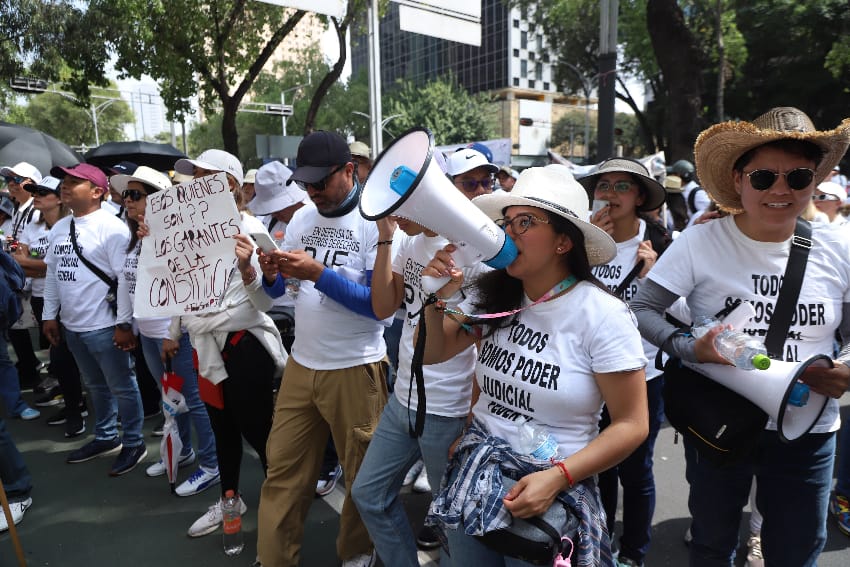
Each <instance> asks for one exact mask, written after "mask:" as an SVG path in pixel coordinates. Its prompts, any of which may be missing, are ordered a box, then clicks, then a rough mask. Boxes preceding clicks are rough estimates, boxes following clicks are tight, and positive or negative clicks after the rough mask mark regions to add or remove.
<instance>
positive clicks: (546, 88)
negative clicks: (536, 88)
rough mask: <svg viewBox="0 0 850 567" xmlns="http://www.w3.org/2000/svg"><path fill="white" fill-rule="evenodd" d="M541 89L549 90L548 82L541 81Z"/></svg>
mask: <svg viewBox="0 0 850 567" xmlns="http://www.w3.org/2000/svg"><path fill="white" fill-rule="evenodd" d="M543 90H544V91H548V90H549V83H546V82H544V83H543Z"/></svg>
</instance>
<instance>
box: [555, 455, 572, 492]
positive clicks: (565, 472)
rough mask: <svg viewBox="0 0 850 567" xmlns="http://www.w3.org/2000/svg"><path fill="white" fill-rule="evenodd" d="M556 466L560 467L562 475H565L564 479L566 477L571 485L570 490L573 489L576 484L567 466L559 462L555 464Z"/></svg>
mask: <svg viewBox="0 0 850 567" xmlns="http://www.w3.org/2000/svg"><path fill="white" fill-rule="evenodd" d="M555 466H556V467H558V469H560V471H561V474H562V475H564V477H566V479H567V483H569V485H570V488H572V487H573V485H574V484H575V482H574V481H573V477H572V475H571V474H570V471H569V470H567V465H565V464H564V462H563V461H557V462H556V463H555Z"/></svg>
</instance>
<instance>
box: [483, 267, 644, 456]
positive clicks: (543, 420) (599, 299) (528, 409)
mask: <svg viewBox="0 0 850 567" xmlns="http://www.w3.org/2000/svg"><path fill="white" fill-rule="evenodd" d="M530 304H531V301H530V300H529V299H528V298H527V297H526V298H525V299H524V301H523V305H524V306H525V305H530ZM644 366H646V358H645V357H644V355H643V347H642V346H641V339H640V333H639V332H638V330H637V322H636V321H635V318H634V316H632V314H631V312H630V311H629V308H628V306H627V305H626V304H625V303H624V302H623V301H621V300H619V299H617V298H616V297H614V296H612V295H610V294H608V293H605V292H604V291H602V290H601V289H599V288H598V287H596V286H595V285H593V284H591V283H588V282H579V283H578V284H576V285H575V287H574V288H573V289H571V290H570V291H569V292H567V293H565V294H564V295H562V296H560V297H558V298H556V299H553V300H551V301H546V302H543V303H539V304H538V305H535V306H534V307H531V308H529V309H526V310H525V311H521V312H520V313H519V314H518V320H517V322H516V323H515V324H514V325H512V326H509V327H506V328H504V329H500V330H499V331H497V332H496V333H495V334H494V335H493V336H491V337H488V338H486V339H483V340H482V341H481V344H480V345H479V347H478V361H477V365H476V368H475V377H476V379H477V380H478V385H479V386H480V388H481V395H480V397H479V398H478V402H477V403H476V404H475V407H474V408H473V412H474V414H475V417H476V418H478V419H479V420H481V421H483V422H484V424H485V425H486V427H487V430H488V431H489V432H490V433H491V434H492V435H495V436H497V437H501V438H503V439H505V440H506V441H508V442H509V443H510V444H511V445H512V446H513V447H518V446H519V443H518V441H519V434H518V430H517V427H518V426H519V424H520V423H521V422H522V421H523V420H524V418H526V417H528V418H531V419H532V420H533V422H537V424H540V425H542V426H543V427H545V428H546V429H548V430H549V431H550V432H551V433H552V435H553V436H554V437H555V439H556V440H557V441H558V446H559V450H558V452H559V454H560V455H561V457H564V458H565V457H568V456H570V455H572V454H573V453H575V452H577V451H578V450H580V449H582V448H583V447H585V446H586V445H587V444H588V443H590V441H591V440H593V439H594V438H595V437H596V436H597V435H598V434H599V417H600V412H601V411H602V402H603V400H602V393H601V392H600V391H599V387H598V386H597V384H596V380H595V379H594V377H593V374H594V373H608V372H623V371H629V370H637V369H641V368H644Z"/></svg>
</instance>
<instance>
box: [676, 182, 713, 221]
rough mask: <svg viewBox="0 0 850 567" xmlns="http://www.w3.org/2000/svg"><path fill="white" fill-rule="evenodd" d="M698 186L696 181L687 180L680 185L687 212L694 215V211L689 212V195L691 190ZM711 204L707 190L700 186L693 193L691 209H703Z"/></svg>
mask: <svg viewBox="0 0 850 567" xmlns="http://www.w3.org/2000/svg"><path fill="white" fill-rule="evenodd" d="M697 187H699V184H698V183H697V182H696V181H689V182H688V183H686V184H685V186H684V187H682V197H683V198H684V199H685V203H686V204H687V205H688V214H689V215H691V216H694V214H695V213H692V212H691V205H690V195H691V191H693V190H694V189H696V188H697ZM710 204H711V198H710V197H709V196H708V192H706V190H705V189H704V188H700V190H699V191H697V193H696V195H694V206H693V209H694V210H695V211H704V210H705V209H707V208H708V206H709V205H710Z"/></svg>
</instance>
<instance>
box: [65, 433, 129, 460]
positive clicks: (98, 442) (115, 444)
mask: <svg viewBox="0 0 850 567" xmlns="http://www.w3.org/2000/svg"><path fill="white" fill-rule="evenodd" d="M119 452H121V441H119V440H118V438H117V437H116V438H115V439H95V440H93V441H89V442H88V443H86V444H85V445H83V446H82V447H80V448H79V449H77V450H76V451H71V454H70V455H68V458H67V459H66V460H65V462H67V463H84V462H86V461H90V460H92V459H95V458H97V457H109V456H111V455H117V454H118V453H119Z"/></svg>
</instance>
